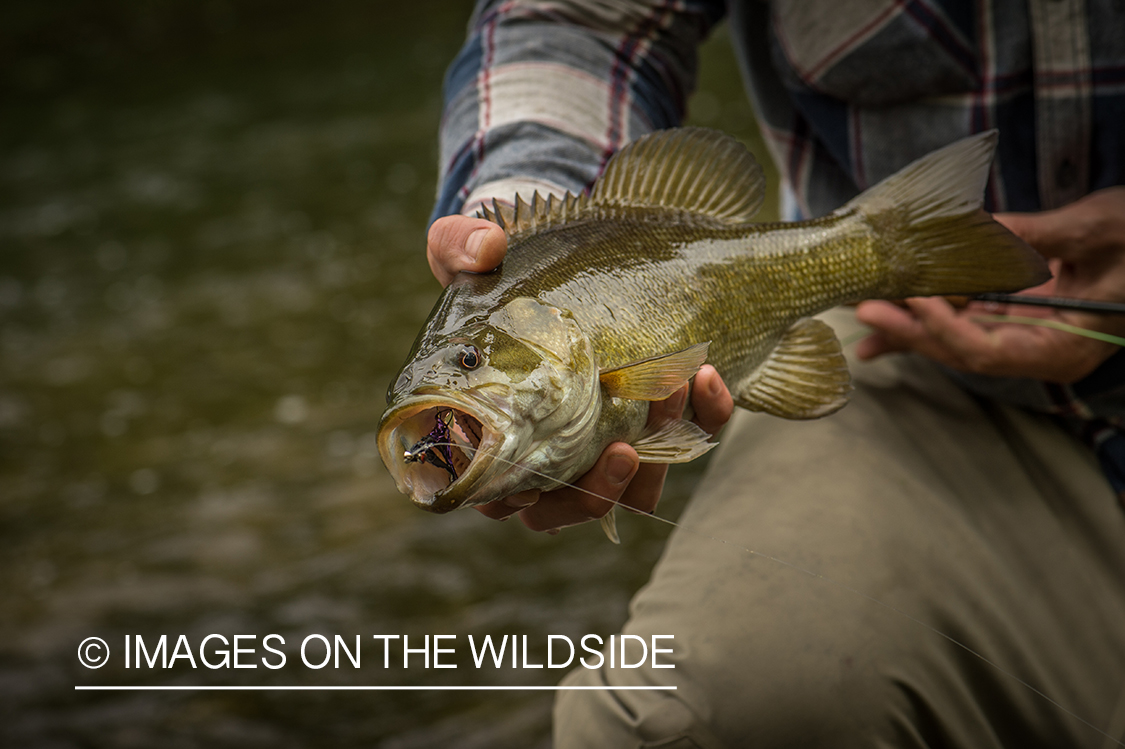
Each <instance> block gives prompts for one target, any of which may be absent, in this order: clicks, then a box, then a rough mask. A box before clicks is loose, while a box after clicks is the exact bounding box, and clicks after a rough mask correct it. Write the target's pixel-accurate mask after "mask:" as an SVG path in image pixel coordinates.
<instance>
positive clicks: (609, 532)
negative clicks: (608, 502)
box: [602, 505, 621, 544]
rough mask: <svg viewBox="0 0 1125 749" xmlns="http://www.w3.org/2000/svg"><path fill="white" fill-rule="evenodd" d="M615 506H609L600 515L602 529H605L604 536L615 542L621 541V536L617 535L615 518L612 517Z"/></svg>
mask: <svg viewBox="0 0 1125 749" xmlns="http://www.w3.org/2000/svg"><path fill="white" fill-rule="evenodd" d="M616 509H617V506H616V505H615V506H613V507H610V508H609V512H607V513H606V514H605V515H602V530H603V531H605V535H606V538H608V539H609V540H610V541H612V542H613V543H615V544H620V543H621V536H619V535H617V518H616V517H614V510H616Z"/></svg>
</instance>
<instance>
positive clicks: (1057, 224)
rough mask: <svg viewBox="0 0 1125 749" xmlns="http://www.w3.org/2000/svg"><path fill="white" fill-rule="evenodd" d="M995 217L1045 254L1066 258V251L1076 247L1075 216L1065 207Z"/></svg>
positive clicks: (996, 215)
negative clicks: (1070, 215)
mask: <svg viewBox="0 0 1125 749" xmlns="http://www.w3.org/2000/svg"><path fill="white" fill-rule="evenodd" d="M993 218H994V219H996V221H997V222H999V223H1000V224H1002V225H1003V226H1004V227H1005V228H1007V229H1008V231H1010V232H1012V233H1013V234H1015V235H1016V236H1017V237H1019V238H1020V239H1022V240H1023V241H1025V242H1027V243H1028V244H1029V245H1031V246H1032V247H1034V248H1035V250H1036V251H1037V252H1039V254H1040V255H1043V256H1044V257H1049V258H1050V257H1059V258H1064V259H1066V256H1067V254H1068V253H1071V252H1072V251H1073V250H1074V243H1075V242H1074V240H1075V239H1076V237H1075V231H1074V225H1073V218H1071V217H1069V216H1068V215H1067V212H1066V211H1065V210H1055V211H1043V212H1041V213H997V214H994V215H993Z"/></svg>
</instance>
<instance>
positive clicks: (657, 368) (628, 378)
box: [599, 341, 711, 401]
mask: <svg viewBox="0 0 1125 749" xmlns="http://www.w3.org/2000/svg"><path fill="white" fill-rule="evenodd" d="M710 345H711V342H710V341H707V342H706V343H697V344H695V345H693V346H688V347H687V348H686V349H683V350H682V351H676V352H674V353H671V354H661V355H660V356H652V357H649V358H648V359H641V360H640V361H635V362H629V363H628V364H625V365H624V366H621V367H614V368H613V369H607V370H605V371H603V372H602V373H601V374H600V375H599V377H600V378H601V382H602V386H603V387H604V388H605V390H606V394H607V395H609V396H610V397H613V398H631V399H633V400H640V401H662V400H664V399H665V398H667V397H668V396H670V395H672V393H674V392H676V391H677V390H679V389H680V388H682V387H683V386H684V385H685V384H686V383H687V381H688V380H690V379H691V378H692V377H694V376H695V373H696V372H698V371H699V368H700V367H702V366H703V362H705V361H707V347H708V346H710Z"/></svg>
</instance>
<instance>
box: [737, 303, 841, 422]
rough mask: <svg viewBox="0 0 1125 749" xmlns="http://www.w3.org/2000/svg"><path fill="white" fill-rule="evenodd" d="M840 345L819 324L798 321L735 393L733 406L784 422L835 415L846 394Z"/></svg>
mask: <svg viewBox="0 0 1125 749" xmlns="http://www.w3.org/2000/svg"><path fill="white" fill-rule="evenodd" d="M851 390H852V384H851V375H850V374H849V372H848V362H847V360H846V359H844V352H843V351H842V350H841V348H840V340H839V339H838V338H836V333H835V332H834V331H833V330H832V328H830V327H829V326H828V325H827V324H825V323H823V322H821V321H820V320H814V319H811V318H805V319H803V320H798V321H797V322H796V323H794V324H793V326H792V327H791V328H789V330H787V331H785V335H784V336H783V337H782V339H781V340H780V341H779V342H778V344H777V346H776V348H774V350H773V352H772V353H770V355H769V358H767V359H766V360H765V361H764V362H763V363H762V364H761V366H759V367H758V369H757V370H755V371H754V372H753V373H752V374H751V375H750V376H749V377H748V378H746V380H745V381H743V382H742V383H740V384H739V385H738V386H737V387H736V388H734V392H733V395H734V402H735V405H738V406H741V407H742V408H745V409H747V410H750V411H765V412H766V413H768V414H773V415H774V416H780V417H782V418H785V419H817V418H820V417H821V416H827V415H828V414H830V413H834V412H836V411H838V410H840V409H841V408H843V407H844V405H845V404H846V403H847V402H848V394H849V393H851Z"/></svg>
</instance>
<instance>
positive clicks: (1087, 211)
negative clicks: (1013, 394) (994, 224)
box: [857, 187, 1125, 383]
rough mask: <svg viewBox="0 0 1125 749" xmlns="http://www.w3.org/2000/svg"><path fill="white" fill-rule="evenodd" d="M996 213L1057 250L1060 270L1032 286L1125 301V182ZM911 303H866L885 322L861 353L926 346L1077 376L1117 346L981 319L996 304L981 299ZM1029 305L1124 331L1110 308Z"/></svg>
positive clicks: (1021, 373)
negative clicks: (1047, 205)
mask: <svg viewBox="0 0 1125 749" xmlns="http://www.w3.org/2000/svg"><path fill="white" fill-rule="evenodd" d="M995 218H996V220H997V221H998V222H1000V223H1002V224H1004V225H1005V226H1007V227H1008V229H1010V230H1011V231H1012V232H1013V233H1015V234H1016V235H1017V236H1019V237H1021V238H1023V239H1024V240H1025V241H1026V242H1027V243H1028V244H1030V245H1031V246H1032V247H1034V248H1035V249H1036V250H1038V251H1039V252H1040V253H1041V254H1042V255H1043V256H1045V257H1047V258H1050V265H1051V269H1052V271H1053V272H1054V275H1055V277H1054V278H1053V279H1051V280H1050V281H1048V282H1047V283H1045V284H1043V285H1041V286H1038V287H1035V288H1033V289H1028V290H1027V292H1026V293H1028V294H1032V295H1041V296H1047V295H1056V294H1057V295H1059V296H1065V297H1074V298H1081V299H1095V300H1102V301H1123V300H1125V188H1123V187H1113V188H1109V189H1106V190H1100V191H1098V192H1096V193H1093V194H1091V195H1088V196H1087V197H1085V198H1083V199H1081V200H1078V201H1076V202H1074V203H1071V204H1070V205H1067V206H1064V207H1062V208H1059V209H1056V210H1052V211H1043V212H1041V213H1006V214H996V217H995ZM906 304H907V308H906V309H903V308H902V307H898V306H896V305H893V304H891V303H889V302H883V301H868V302H863V303H862V304H860V305H859V308H858V310H857V316H858V318H859V319H860V320H861V321H862V322H864V323H866V324H867V325H870V326H871V327H873V328H875V330H876V332H875V334H874V335H872V336H870V337H869V338H867V339H865V340H864V341H861V342H860V343H859V345H858V347H857V353H858V355H859V357H860V358H861V359H871V358H874V357H876V356H879V355H881V354H885V353H890V352H893V351H917V352H918V353H921V354H923V355H925V356H928V357H929V358H931V359H934V360H935V361H938V362H941V363H942V364H945V365H947V366H950V367H953V368H955V369H960V370H963V371H967V372H974V373H977V374H986V375H995V376H1004V377H1032V378H1035V379H1040V380H1046V381H1050V382H1062V383H1069V382H1075V381H1077V380H1080V379H1082V378H1083V377H1085V376H1086V375H1088V374H1090V373H1091V372H1093V371H1094V369H1096V368H1097V367H1098V365H1100V364H1101V363H1102V362H1103V361H1105V360H1106V359H1108V358H1109V357H1110V356H1111V355H1113V353H1114V352H1115V351H1117V349H1118V347H1117V346H1115V345H1113V344H1110V343H1105V342H1102V341H1097V340H1093V339H1090V338H1080V337H1078V336H1075V335H1072V334H1070V333H1066V332H1063V331H1059V330H1052V329H1050V328H1042V327H1032V326H1026V325H1006V324H1003V323H999V324H997V323H981V322H978V321H975V320H974V319H973V317H974V316H975V315H979V314H980V313H981V312H982V311H987V312H995V311H996V309H995V306H988V307H984V306H982V305H980V304H972V305H970V306H968V307H966V308H964V309H961V310H956V309H954V308H953V307H952V306H951V305H950V304H949V303H948V302H946V301H945V300H944V299H942V298H937V297H934V298H916V299H908V300H907V302H906ZM1020 314H1021V315H1024V316H1032V315H1034V316H1037V317H1043V318H1046V319H1054V320H1058V321H1061V322H1065V323H1068V324H1070V325H1075V326H1079V327H1083V328H1089V329H1093V330H1099V331H1101V332H1104V333H1112V334H1115V335H1122V333H1125V321H1123V320H1121V319H1120V318H1114V317H1110V316H1099V315H1091V314H1085V313H1081V312H1066V311H1060V310H1046V309H1039V310H1034V311H1023V310H1021V312H1020Z"/></svg>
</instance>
